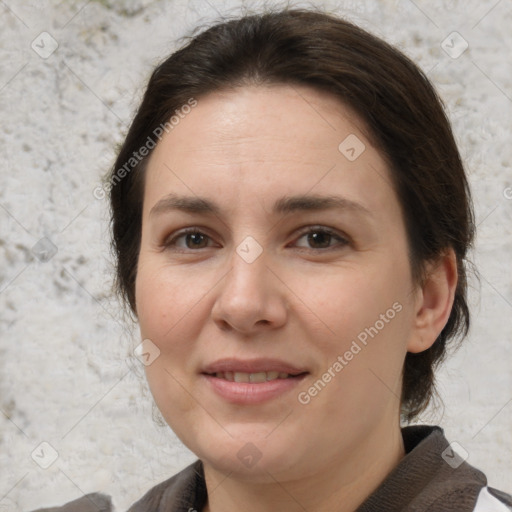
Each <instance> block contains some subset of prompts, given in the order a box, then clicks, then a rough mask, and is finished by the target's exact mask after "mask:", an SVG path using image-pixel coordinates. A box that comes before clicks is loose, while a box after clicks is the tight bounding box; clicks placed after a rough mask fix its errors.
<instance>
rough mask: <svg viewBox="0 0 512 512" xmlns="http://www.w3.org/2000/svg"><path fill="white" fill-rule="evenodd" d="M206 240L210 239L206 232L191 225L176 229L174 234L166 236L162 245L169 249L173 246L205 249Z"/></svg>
mask: <svg viewBox="0 0 512 512" xmlns="http://www.w3.org/2000/svg"><path fill="white" fill-rule="evenodd" d="M208 240H211V239H210V237H209V236H208V235H207V234H205V233H203V232H202V231H200V230H199V229H198V228H195V227H191V228H186V229H183V230H181V231H178V233H176V234H174V235H173V236H172V237H170V238H167V239H166V240H165V242H164V243H163V246H164V247H165V249H170V250H172V249H173V248H178V249H188V250H195V249H206V248H207V247H208V245H205V242H206V243H207V241H208ZM180 241H181V242H180Z"/></svg>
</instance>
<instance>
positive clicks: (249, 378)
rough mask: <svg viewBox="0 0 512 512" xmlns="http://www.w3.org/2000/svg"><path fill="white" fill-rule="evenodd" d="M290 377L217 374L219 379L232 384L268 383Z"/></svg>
mask: <svg viewBox="0 0 512 512" xmlns="http://www.w3.org/2000/svg"><path fill="white" fill-rule="evenodd" d="M289 376H290V375H289V374H288V373H284V372H274V371H272V372H257V373H244V372H217V373H216V374H215V377H217V378H218V379H224V380H229V381H230V382H267V381H269V380H276V379H287V378H288V377H289Z"/></svg>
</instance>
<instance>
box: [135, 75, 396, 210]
mask: <svg viewBox="0 0 512 512" xmlns="http://www.w3.org/2000/svg"><path fill="white" fill-rule="evenodd" d="M390 182H391V180H390V176H389V171H388V169H387V165H386V162H385V161H384V159H383V158H382V157H381V155H380V153H379V152H378V151H377V149H376V148H374V147H373V146H372V145H371V143H370V141H369V140H368V138H367V136H366V135H365V127H364V124H363V122H362V121H361V120H360V119H359V117H358V116H357V115H356V114H355V113H354V112H353V110H352V109H350V108H349V107H347V106H346V105H344V104H342V103H341V102H340V101H339V100H338V99H337V98H336V97H334V96H332V95H330V94H327V93H322V92H319V91H317V90H315V89H312V88H310V87H304V86H296V85H293V86H291V85H276V86H270V87H269V86H264V87H259V86H258V87H257V86H250V87H243V88H237V89H232V90H225V91H221V92H216V93H212V94H209V95H207V96H204V97H201V98H199V99H198V102H197V106H196V107H195V108H193V109H192V110H191V111H190V113H188V114H186V115H184V116H183V118H182V119H181V120H180V122H179V123H178V124H177V125H176V126H175V127H174V128H173V129H172V130H171V131H170V132H169V133H167V134H166V135H165V136H164V137H163V138H162V140H161V141H160V142H159V143H158V144H157V147H156V148H155V149H154V151H153V154H152V155H151V158H150V161H149V164H148V167H147V175H146V187H145V189H146V192H145V199H144V210H145V214H146V215H147V213H148V211H149V209H150V208H151V207H152V206H153V205H154V204H155V203H156V202H157V201H158V200H159V199H160V198H161V197H162V196H164V195H165V194H169V193H182V194H184V193H186V194H188V195H194V194H196V195H200V196H205V195H209V196H211V197H213V198H214V197H217V198H218V199H219V200H220V199H221V198H224V199H225V200H227V201H229V204H230V206H233V205H235V204H240V203H241V202H243V201H245V203H247V202H250V201H251V200H252V201H254V198H255V197H257V198H258V200H259V203H260V204H262V203H265V202H266V201H267V199H268V202H269V204H270V203H271V202H273V201H274V199H275V198H276V197H278V196H279V197H281V196H283V195H286V194H297V193H302V194H304V193H306V192H308V191H312V192H315V193H326V192H329V193H332V192H333V191H335V190H336V191H337V192H342V193H343V194H344V195H346V196H352V197H348V199H353V200H356V199H357V200H358V201H359V202H363V203H367V204H366V205H365V206H367V207H369V208H373V209H374V208H376V207H379V206H380V207H384V205H385V204H386V203H387V204H388V206H389V203H390V202H391V203H396V202H397V200H396V196H395V194H394V191H393V188H392V187H391V183H390Z"/></svg>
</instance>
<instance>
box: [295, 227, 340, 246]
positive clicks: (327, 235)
mask: <svg viewBox="0 0 512 512" xmlns="http://www.w3.org/2000/svg"><path fill="white" fill-rule="evenodd" d="M303 238H306V243H307V244H310V245H309V246H308V245H306V246H304V245H299V244H297V243H296V245H297V246H298V247H306V248H308V249H332V248H335V246H333V245H331V242H332V241H333V240H335V241H337V242H338V244H337V245H339V246H345V245H347V244H348V240H346V239H345V238H343V237H341V236H340V235H338V234H337V233H335V232H334V231H331V230H330V229H326V228H310V229H308V230H307V231H306V232H304V233H303V234H302V235H301V236H300V237H299V238H298V239H297V240H301V239H303Z"/></svg>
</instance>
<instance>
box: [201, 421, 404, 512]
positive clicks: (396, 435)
mask: <svg viewBox="0 0 512 512" xmlns="http://www.w3.org/2000/svg"><path fill="white" fill-rule="evenodd" d="M404 455H405V449H404V445H403V440H402V435H401V431H400V426H399V425H396V426H395V428H394V429H393V430H392V431H391V432H390V431H389V427H388V429H387V431H385V432H384V431H382V429H377V430H375V431H373V432H372V435H371V436H370V437H369V438H368V439H365V441H364V443H362V445H359V446H358V448H357V449H356V450H353V451H352V453H351V454H345V453H344V454H343V455H342V457H340V458H339V459H340V460H337V459H336V458H334V459H333V461H332V464H331V465H330V466H329V467H327V468H324V470H323V471H321V472H317V473H316V474H314V475H312V476H310V475H308V476H307V477H306V478H304V479H300V480H286V479H283V480H279V479H278V475H275V476H276V478H275V479H274V480H273V482H272V483H256V484H255V483H252V482H250V481H246V480H238V479H237V478H236V476H233V474H229V475H227V476H226V475H225V474H223V473H221V472H218V471H216V470H215V469H214V468H213V467H212V466H210V465H208V464H204V471H205V480H206V486H207V489H208V503H207V505H206V506H205V507H204V508H203V512H235V511H236V512H238V511H240V510H244V511H246V512H266V511H268V510H286V511H288V512H304V510H315V511H316V512H327V511H331V510H336V511H337V512H354V511H355V510H356V509H357V508H358V507H359V506H360V505H361V504H362V503H363V502H364V501H365V499H366V498H367V497H368V496H369V495H370V494H371V493H372V492H373V491H374V490H375V489H376V488H377V487H378V486H379V485H380V484H381V483H382V482H383V480H384V479H385V478H386V476H387V475H388V474H389V473H390V472H391V471H392V470H393V468H395V466H396V465H397V464H398V463H399V462H400V460H401V459H402V458H403V457H404ZM268 473H269V474H270V473H271V471H269V472H268Z"/></svg>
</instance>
